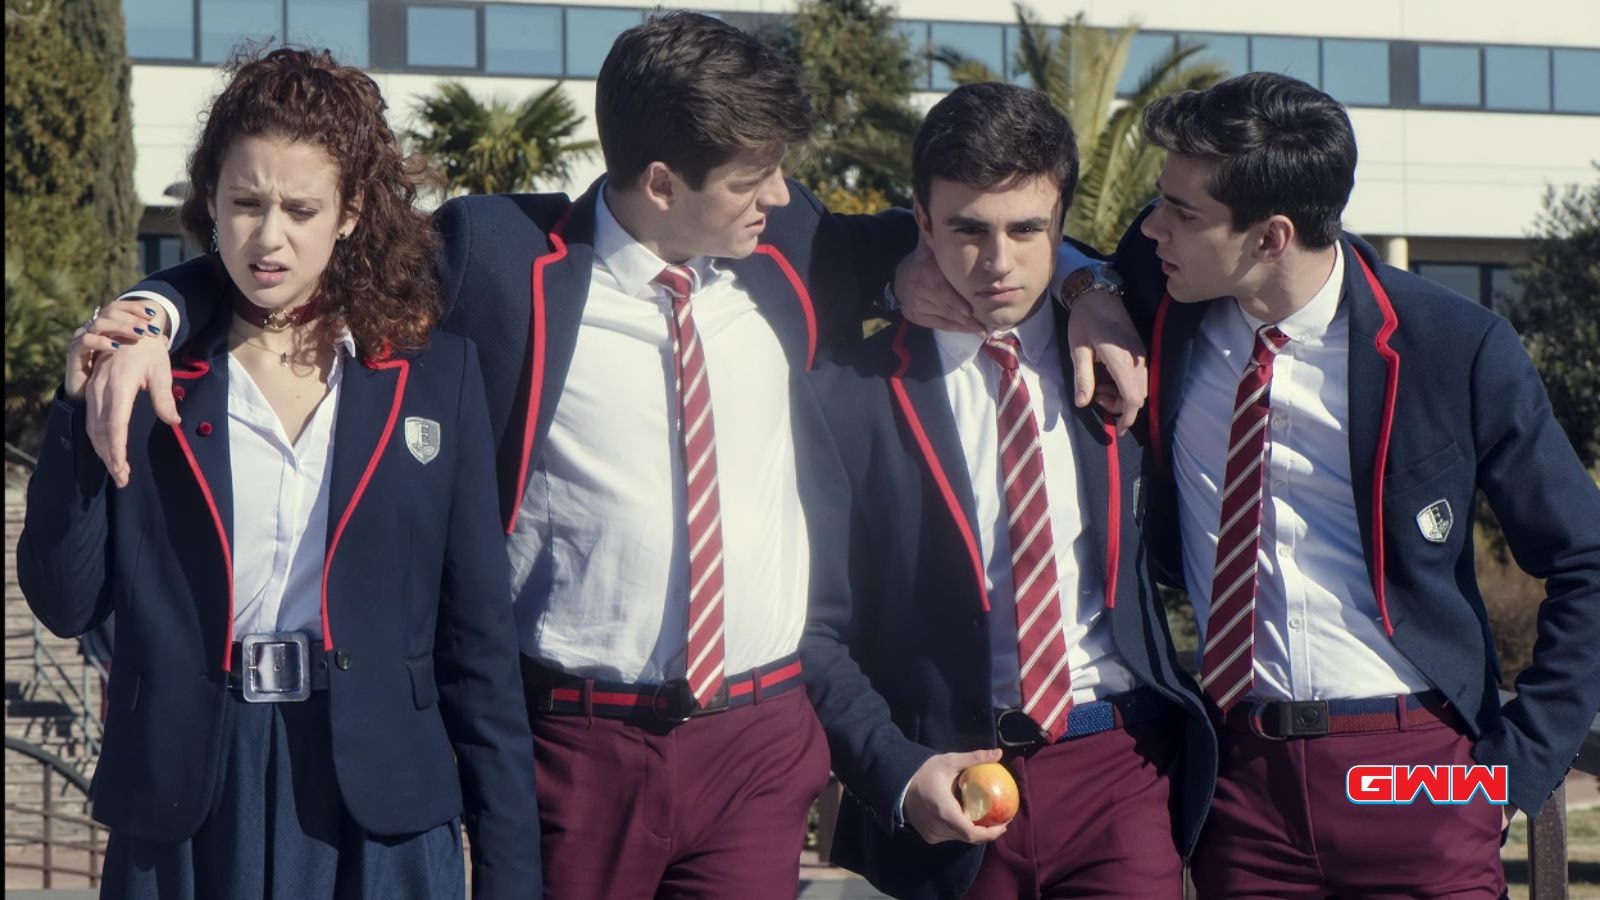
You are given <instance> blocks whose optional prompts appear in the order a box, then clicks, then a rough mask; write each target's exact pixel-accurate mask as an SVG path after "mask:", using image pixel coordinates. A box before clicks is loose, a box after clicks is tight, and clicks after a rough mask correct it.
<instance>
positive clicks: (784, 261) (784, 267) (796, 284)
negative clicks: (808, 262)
mask: <svg viewBox="0 0 1600 900" xmlns="http://www.w3.org/2000/svg"><path fill="white" fill-rule="evenodd" d="M756 252H757V253H760V254H761V255H763V256H766V257H769V258H771V260H772V261H773V262H775V263H777V264H778V268H779V270H781V271H782V272H783V277H785V278H787V279H789V285H790V286H791V287H793V288H794V293H795V296H797V297H799V298H800V309H801V311H802V312H804V313H805V316H806V371H807V372H809V371H811V370H812V369H813V368H814V367H815V366H816V364H817V311H816V309H815V308H814V307H813V306H812V305H811V294H810V292H808V291H807V290H806V285H805V282H803V281H801V280H800V274H799V273H798V272H796V271H795V270H794V266H792V265H790V264H789V258H788V257H786V256H784V255H783V251H782V250H779V249H778V248H777V247H775V246H773V245H772V244H760V245H758V246H757V247H756Z"/></svg>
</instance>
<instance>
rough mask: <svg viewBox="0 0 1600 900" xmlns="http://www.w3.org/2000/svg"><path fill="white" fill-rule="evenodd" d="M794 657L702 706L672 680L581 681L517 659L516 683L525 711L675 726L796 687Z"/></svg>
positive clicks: (733, 679) (753, 672)
mask: <svg viewBox="0 0 1600 900" xmlns="http://www.w3.org/2000/svg"><path fill="white" fill-rule="evenodd" d="M800 668H801V667H800V655H799V654H797V653H791V654H790V655H788V656H785V657H783V658H781V659H777V660H774V661H773V662H770V663H768V664H766V665H764V666H756V667H755V668H754V669H750V670H749V671H746V672H740V673H739V674H737V675H730V676H728V677H727V678H725V679H723V684H722V689H721V690H719V691H718V692H717V695H716V696H715V697H713V698H712V700H711V702H709V703H707V704H706V705H705V706H699V705H697V704H696V703H695V701H694V692H693V691H692V690H691V689H690V688H689V682H688V681H687V680H686V679H683V678H674V679H672V680H670V681H664V682H661V683H659V684H628V683H624V682H614V681H599V680H596V679H593V678H581V677H579V676H576V675H570V674H568V673H566V672H562V671H560V670H557V669H552V668H550V667H549V666H546V665H544V664H543V663H540V662H537V661H535V660H533V659H529V658H528V657H527V656H523V657H522V683H523V688H524V690H525V691H526V692H527V697H528V709H530V710H532V711H533V712H536V713H542V714H546V715H568V716H600V717H602V718H607V719H625V720H632V721H637V722H642V723H649V724H661V723H668V724H679V723H682V722H687V721H689V720H690V719H694V718H698V717H700V716H708V715H711V714H713V713H719V712H726V711H727V710H730V709H736V708H738V707H741V706H749V705H750V704H752V703H756V702H758V701H760V700H762V699H764V698H767V697H772V696H776V695H778V694H781V693H784V692H785V691H789V690H792V689H794V688H797V687H799V686H800V683H801V681H800Z"/></svg>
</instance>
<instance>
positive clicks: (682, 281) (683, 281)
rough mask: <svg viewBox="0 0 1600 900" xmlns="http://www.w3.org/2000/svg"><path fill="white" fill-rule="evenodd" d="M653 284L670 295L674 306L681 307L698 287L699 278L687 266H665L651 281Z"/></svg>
mask: <svg viewBox="0 0 1600 900" xmlns="http://www.w3.org/2000/svg"><path fill="white" fill-rule="evenodd" d="M653 283H655V284H659V285H661V286H662V287H664V288H666V290H667V293H668V294H670V295H672V302H673V304H674V305H682V304H683V303H685V302H686V301H688V299H689V295H690V294H693V293H694V289H695V288H696V287H698V286H699V284H700V277H699V275H698V274H697V273H696V272H695V270H694V269H691V268H689V267H688V266H667V267H666V268H665V269H662V270H661V274H660V275H657V276H656V277H655V278H654V279H653Z"/></svg>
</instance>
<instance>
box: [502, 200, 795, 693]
mask: <svg viewBox="0 0 1600 900" xmlns="http://www.w3.org/2000/svg"><path fill="white" fill-rule="evenodd" d="M594 246H595V263H594V271H593V274H592V276H591V280H590V285H589V297H588V302H587V304H586V305H585V306H584V312H583V319H582V322H581V324H580V326H579V329H578V339H577V346H576V348H575V350H574V353H573V359H572V366H571V369H570V370H569V372H568V374H567V379H566V383H565V385H564V387H563V388H562V391H561V396H560V399H559V400H558V401H557V403H556V408H555V414H554V419H553V421H552V423H551V426H550V432H549V437H548V438H547V439H546V442H545V444H544V447H543V450H542V453H541V455H540V459H539V461H538V466H537V467H536V468H535V470H534V471H533V473H532V475H531V477H530V478H529V479H528V484H527V488H526V490H525V492H524V494H523V497H522V507H521V511H520V513H519V515H518V517H517V524H516V529H515V531H514V532H513V533H512V535H511V536H510V539H509V550H510V555H511V568H512V573H511V578H512V582H511V588H512V592H513V596H514V597H515V598H516V614H517V627H518V630H519V633H520V637H521V642H522V651H523V652H524V653H526V654H528V655H529V656H531V657H533V658H535V659H538V660H541V661H543V662H544V663H546V664H548V665H551V666H555V667H557V668H560V669H562V670H563V671H566V672H570V673H574V674H578V675H583V676H586V677H593V678H601V679H612V680H621V681H627V682H644V683H651V682H659V681H663V680H666V679H670V678H681V677H683V674H684V669H685V656H686V650H687V625H686V619H687V615H688V570H689V563H688V551H687V540H688V527H687V525H686V524H685V521H684V518H685V509H684V492H685V488H684V480H683V477H684V476H683V464H682V446H681V443H680V441H679V437H678V401H677V393H676V391H677V388H676V381H675V375H674V359H673V351H672V338H671V333H670V331H669V330H668V321H669V319H670V317H671V301H670V299H669V298H668V296H667V293H666V291H665V290H664V289H662V288H660V287H658V286H656V285H654V284H652V283H651V281H652V279H654V278H655V277H656V276H657V275H658V274H660V272H661V270H662V268H664V267H665V266H666V262H665V261H663V260H662V259H660V258H659V257H657V256H656V255H655V254H653V253H652V252H650V251H649V250H648V249H646V248H645V247H644V246H642V245H641V244H639V243H638V242H637V241H635V240H634V239H633V238H632V237H631V236H630V235H629V234H628V233H627V232H626V231H625V230H624V229H623V228H622V226H621V225H620V224H619V223H618V222H617V220H616V219H615V218H614V217H613V215H612V214H611V211H610V210H609V209H608V208H607V206H606V204H605V200H604V197H603V196H602V197H601V198H600V199H598V200H597V201H596V203H595V244H594ZM687 264H688V265H690V266H692V267H693V268H694V269H695V270H696V272H697V273H698V274H699V276H700V282H701V288H700V290H699V291H697V292H696V293H695V294H694V296H693V298H692V299H691V301H690V303H691V306H690V309H691V311H692V313H693V315H694V321H695V327H696V328H697V329H698V331H699V334H700V340H701V342H702V345H703V347H704V351H705V358H706V370H707V371H706V377H707V379H708V380H709V382H710V390H711V408H712V418H713V422H714V425H715V428H716V446H717V478H718V491H719V494H720V499H721V503H722V540H723V551H724V552H723V565H724V577H725V584H726V591H725V595H724V600H723V616H724V645H725V649H726V654H727V655H726V662H725V667H726V671H727V672H728V673H729V674H734V673H738V672H742V671H745V670H747V669H750V668H752V667H754V666H757V665H762V664H765V663H769V662H772V661H773V660H775V659H778V658H779V657H782V656H785V655H787V654H790V653H793V652H795V651H796V650H797V649H798V648H799V645H800V633H801V630H802V628H803V627H804V624H805V612H806V592H807V588H808V586H809V580H810V575H809V564H810V544H809V542H808V540H807V535H806V528H805V518H804V515H803V513H802V511H801V508H800V492H799V488H798V482H797V477H796V471H795V456H794V440H793V437H792V435H791V433H790V409H789V391H790V384H789V381H790V367H789V362H788V357H787V356H786V355H785V354H784V352H783V346H782V344H780V342H779V340H778V335H777V333H776V332H774V331H773V329H772V326H771V324H770V323H769V322H768V321H767V319H766V318H765V317H763V316H762V315H761V313H760V311H759V310H758V309H757V307H756V304H755V301H754V300H753V299H752V298H751V297H750V294H749V293H748V291H746V289H745V288H744V287H743V286H742V285H741V284H740V283H739V282H738V280H737V279H736V278H734V277H733V275H732V274H731V273H728V272H725V271H719V269H718V267H717V266H716V265H714V264H713V263H712V262H711V261H710V260H709V259H705V258H696V259H693V260H690V261H689V262H688V263H687Z"/></svg>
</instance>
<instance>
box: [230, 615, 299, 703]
mask: <svg viewBox="0 0 1600 900" xmlns="http://www.w3.org/2000/svg"><path fill="white" fill-rule="evenodd" d="M239 645H240V647H239V649H240V653H239V656H240V657H241V662H242V663H243V664H244V672H243V673H241V674H242V675H243V677H242V678H240V679H239V681H240V686H241V687H242V689H243V691H244V700H245V702H246V703H295V702H298V701H301V700H304V699H306V698H307V697H310V696H311V641H310V639H309V638H307V637H306V635H305V633H304V632H299V631H288V632H277V633H271V634H266V633H262V634H247V635H245V636H244V639H243V640H242V641H240V642H239Z"/></svg>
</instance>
